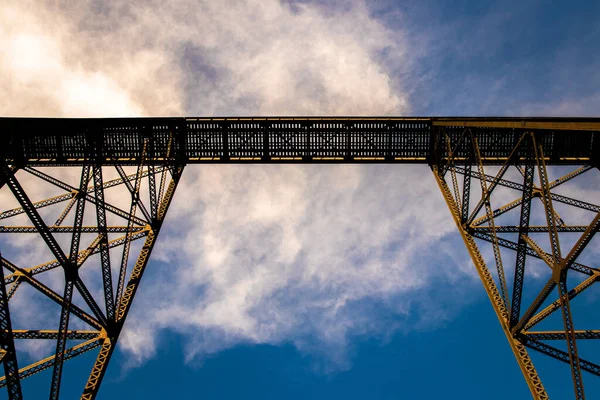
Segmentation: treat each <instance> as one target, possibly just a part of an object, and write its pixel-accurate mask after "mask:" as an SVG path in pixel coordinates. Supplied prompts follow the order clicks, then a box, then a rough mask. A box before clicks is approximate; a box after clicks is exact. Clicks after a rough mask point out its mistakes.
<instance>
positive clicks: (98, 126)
mask: <svg viewBox="0 0 600 400" xmlns="http://www.w3.org/2000/svg"><path fill="white" fill-rule="evenodd" d="M0 155H1V156H2V157H1V160H0V201H1V203H0V220H2V222H0V224H2V225H0V233H2V235H0V250H1V251H2V256H1V262H2V267H1V268H0V272H1V273H2V276H1V277H0V278H1V279H0V281H1V284H0V325H1V326H0V346H1V347H0V359H1V360H2V364H3V366H4V373H5V375H4V376H3V377H1V378H0V387H6V390H7V392H8V397H9V398H10V399H21V398H22V397H23V395H22V388H21V381H22V380H23V379H25V378H27V377H30V376H32V375H34V374H37V373H38V372H41V371H44V370H50V371H51V375H49V383H48V384H49V389H50V390H49V393H50V394H49V398H50V399H58V398H59V393H60V387H61V379H62V377H63V365H64V362H65V361H67V360H70V359H72V358H74V357H76V356H79V355H81V354H84V353H87V352H95V353H96V359H95V362H93V365H91V372H90V375H89V378H88V380H87V382H86V383H85V385H83V395H82V396H81V398H82V399H94V398H95V397H96V395H97V393H98V390H99V388H100V383H101V381H102V378H103V376H104V374H105V372H106V369H107V367H108V365H109V361H110V358H111V356H112V354H113V352H114V349H115V346H116V344H117V341H118V339H119V336H120V334H121V331H122V328H123V325H124V323H125V320H126V317H127V314H128V312H129V310H130V308H131V304H132V301H133V297H134V296H135V293H136V291H137V289H138V287H139V284H140V281H141V278H142V275H143V273H144V271H145V269H146V266H147V264H148V260H149V259H150V254H151V252H152V249H153V247H154V245H155V243H156V240H157V237H158V234H159V232H160V229H161V226H162V223H163V221H164V219H165V216H166V213H167V210H168V208H169V205H170V203H171V200H172V199H173V195H174V193H175V189H176V187H177V184H178V182H179V180H180V178H181V176H182V172H183V168H184V166H185V165H188V164H203V163H397V164H402V163H420V164H427V165H429V166H430V168H431V170H432V171H433V175H434V178H435V181H436V182H437V184H438V186H439V188H440V190H441V192H442V195H443V198H444V200H445V201H446V203H447V205H448V208H449V209H450V213H451V215H452V218H453V219H454V222H455V223H456V226H457V228H458V231H459V232H460V235H461V237H462V239H463V241H464V243H465V245H466V247H467V250H468V253H469V255H470V257H471V260H472V262H473V264H474V265H475V268H476V270H477V273H478V274H479V277H480V278H481V282H482V283H483V286H484V289H485V291H486V293H487V295H488V296H489V298H490V301H491V303H492V307H493V309H494V311H495V313H496V315H497V317H498V319H499V321H500V325H501V327H502V330H503V331H504V333H505V334H506V337H507V339H508V342H509V345H510V348H511V349H512V351H513V353H514V355H515V357H516V359H517V362H518V365H519V367H520V368H521V371H522V372H523V375H524V377H525V380H526V382H527V384H528V386H529V388H530V390H531V394H532V396H533V398H535V399H546V398H548V395H547V394H546V391H545V389H544V386H543V385H542V381H541V379H540V377H539V376H538V374H537V372H536V369H535V367H534V365H533V363H532V361H531V359H530V356H529V353H528V350H534V351H535V352H537V353H541V354H544V355H547V356H550V357H553V358H555V359H557V360H559V361H562V362H563V363H565V364H567V366H568V368H569V369H570V371H571V376H572V381H573V387H574V394H575V398H576V399H583V398H584V386H583V376H585V374H583V373H582V371H584V372H587V373H588V374H591V375H596V376H598V375H600V366H599V365H597V364H595V363H594V362H593V361H592V360H588V359H587V358H585V355H583V354H582V355H581V356H580V351H578V343H580V342H581V341H590V340H593V339H599V338H600V330H592V329H591V328H593V327H591V326H587V325H585V324H587V323H589V319H586V318H581V319H582V320H583V321H582V322H583V323H582V325H583V326H580V324H579V322H576V319H575V318H574V314H577V312H576V311H575V312H574V310H575V308H576V307H577V305H578V302H577V300H578V299H577V298H579V297H583V296H582V294H585V293H589V292H590V287H592V286H594V283H596V282H598V280H600V269H599V268H598V266H597V265H591V264H590V263H587V264H586V262H587V261H586V260H588V259H590V260H592V261H594V260H593V258H589V257H588V258H586V255H589V254H590V251H592V253H593V251H594V249H595V251H596V257H597V252H598V248H597V246H594V247H593V248H592V246H593V245H594V242H593V241H592V240H593V237H594V234H595V233H596V232H597V231H598V229H599V227H600V206H599V205H597V204H599V203H600V201H598V200H600V199H591V200H590V199H587V198H586V199H582V198H578V196H579V195H582V196H583V195H585V193H586V191H585V185H586V182H593V181H594V180H593V179H596V177H594V176H592V175H594V174H596V176H597V174H598V167H599V165H600V120H599V119H574V118H571V119H548V118H546V119H540V118H519V119H511V118H160V119H150V118H140V119H82V120H77V119H68V120H62V119H27V118H23V119H18V118H4V119H0ZM59 167H71V168H59ZM553 168H554V170H553ZM74 169H76V170H77V172H76V173H74V172H73V170H74ZM553 173H554V176H553V175H552V174H553ZM578 181H579V182H583V184H577V182H578ZM596 182H598V180H596ZM44 196H45V197H44ZM594 200H595V201H594ZM16 234H20V235H18V236H16ZM25 234H29V235H25ZM33 237H35V238H37V239H39V240H38V241H37V242H35V241H33V240H32V239H31V238H33ZM590 243H592V244H590ZM586 248H587V249H588V251H587V252H586V251H585V250H586ZM589 249H591V250H589ZM24 254H25V255H24ZM486 259H489V260H488V261H486ZM540 281H543V282H545V283H544V284H542V285H540V284H539V282H540ZM594 287H595V286H594ZM40 304H41V306H39V305H40ZM36 305H37V306H36ZM36 307H37V308H36ZM29 309H34V310H38V311H39V313H38V314H39V315H38V314H36V315H35V316H34V317H32V316H31V315H25V317H23V316H20V315H19V313H22V312H23V310H29ZM25 314H27V313H25ZM30 314H31V313H30ZM577 316H578V317H582V315H580V314H577ZM583 316H584V317H585V315H583ZM25 323H31V325H29V326H24V325H23V324H25ZM582 328H584V329H582ZM32 341H36V342H49V343H51V345H50V348H51V349H53V350H54V351H53V353H52V355H50V356H49V357H46V358H43V359H40V360H32V359H31V355H30V353H28V349H29V348H30V347H28V344H27V343H31V342H32ZM580 347H581V346H580ZM43 348H46V347H43Z"/></svg>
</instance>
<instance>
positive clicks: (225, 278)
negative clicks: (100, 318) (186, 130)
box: [124, 165, 473, 368]
mask: <svg viewBox="0 0 600 400" xmlns="http://www.w3.org/2000/svg"><path fill="white" fill-rule="evenodd" d="M430 173H431V172H430V171H429V170H428V168H426V167H423V166H421V167H410V166H401V167H399V166H371V167H357V166H256V165H255V166H246V167H242V166H238V167H236V166H204V167H201V168H189V169H188V170H187V171H186V173H185V175H184V177H185V179H184V182H183V185H182V187H180V188H179V189H178V193H177V195H176V198H175V200H174V203H173V205H172V209H171V210H170V214H169V217H168V222H167V225H166V226H165V229H166V231H165V232H163V233H161V238H160V243H161V245H160V246H159V248H158V249H157V252H156V253H155V254H154V260H158V262H156V263H155V264H153V265H151V268H152V269H153V270H151V272H149V273H150V274H151V275H152V276H153V278H152V279H151V280H147V281H145V285H146V286H145V288H146V289H145V291H143V293H140V294H139V297H138V298H137V302H136V304H137V306H136V307H135V312H134V313H133V314H132V315H131V317H130V318H131V325H132V326H135V334H136V335H137V334H139V331H140V329H144V330H145V331H146V332H154V333H157V332H159V331H160V329H159V328H168V329H171V330H175V331H178V332H179V333H182V334H184V337H186V338H187V339H188V341H187V347H186V356H187V358H188V359H194V358H198V357H199V358H203V357H204V356H206V355H208V354H211V353H214V352H217V351H219V350H221V349H224V348H226V347H229V346H231V345H233V344H236V343H240V342H241V343H244V342H249V343H272V344H277V343H281V342H292V343H294V344H295V345H296V346H297V347H299V348H301V349H306V350H309V349H310V351H319V352H324V353H326V355H327V358H328V359H329V361H330V362H332V365H331V366H330V367H334V368H344V367H347V362H348V359H347V358H346V356H347V345H348V343H349V342H348V341H349V339H351V338H353V337H357V336H362V335H375V336H379V337H382V336H386V335H388V334H390V333H392V332H394V331H397V330H398V329H406V330H410V329H419V328H420V327H422V326H423V325H424V324H425V325H427V324H429V326H432V325H433V326H435V325H436V324H438V325H439V324H440V323H443V322H444V321H445V320H447V318H449V317H450V316H451V315H452V312H453V307H454V306H455V304H456V303H452V304H448V305H444V304H442V303H438V304H436V303H435V300H433V299H432V298H435V297H436V296H437V295H436V294H434V293H432V292H431V285H432V282H433V281H434V280H438V281H440V282H442V284H443V285H448V284H452V283H450V282H451V281H452V280H455V282H460V281H463V282H464V281H465V279H466V280H467V281H470V282H472V281H471V279H472V278H473V276H469V275H465V274H464V273H463V272H460V271H457V270H456V269H455V268H454V267H455V264H454V263H455V262H456V261H457V259H461V261H462V263H463V264H464V265H465V266H466V264H467V263H468V262H467V259H466V251H463V252H462V253H461V254H452V255H450V253H451V252H453V251H455V249H449V248H447V247H445V246H442V245H440V239H441V238H444V237H445V236H446V235H447V234H448V233H450V232H454V230H455V227H454V225H453V224H452V222H451V218H450V215H449V213H448V211H447V207H446V206H445V204H444V202H443V200H442V198H441V196H440V195H439V193H438V192H437V189H436V187H435V183H434V181H433V179H432V178H431V176H430ZM433 252H435V254H432V253H433ZM457 256H459V257H457ZM454 257H457V258H454ZM457 290H460V289H457ZM438 300H439V298H438ZM434 314H435V319H437V320H436V322H433V323H432V321H431V320H430V318H431V319H433V315H434ZM390 315H393V316H394V318H393V319H392V321H390ZM398 318H399V319H398ZM409 320H410V321H411V322H408V321H409ZM400 321H405V322H400ZM124 335H125V337H127V336H128V335H129V333H128V332H124ZM124 347H125V348H126V349H127V350H130V351H132V352H133V353H134V354H136V355H137V356H138V357H140V358H143V357H144V356H149V354H148V351H147V347H146V346H138V343H137V342H136V341H135V340H129V339H128V340H126V341H125V342H124Z"/></svg>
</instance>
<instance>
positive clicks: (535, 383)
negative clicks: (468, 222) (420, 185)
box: [432, 166, 549, 400]
mask: <svg viewBox="0 0 600 400" xmlns="http://www.w3.org/2000/svg"><path fill="white" fill-rule="evenodd" d="M432 171H433V175H434V177H435V180H436V182H437V183H438V186H439V188H440V191H441V192H442V195H443V196H444V200H445V201H446V204H447V205H448V208H449V209H450V213H451V214H452V218H453V219H454V223H455V224H456V227H457V228H458V231H459V232H460V234H461V237H462V238H463V241H464V242H465V245H466V247H467V250H468V252H469V255H470V256H471V260H472V261H473V264H475V268H476V269H477V273H478V274H479V277H480V279H481V282H482V283H483V287H484V288H485V291H486V293H487V295H488V297H489V299H490V301H491V303H492V307H493V308H494V311H495V312H496V316H497V317H498V320H499V321H500V325H501V326H502V330H503V331H504V334H505V335H506V338H507V339H508V343H509V345H510V347H511V349H512V351H513V353H514V355H515V357H516V359H517V363H518V364H519V367H520V368H521V372H522V373H523V376H524V377H525V381H526V382H527V385H528V386H529V390H530V391H531V395H532V396H533V398H534V399H535V400H543V399H548V398H549V397H548V394H547V393H546V389H545V388H544V386H543V384H542V381H541V379H540V377H539V375H538V373H537V371H536V369H535V367H534V365H533V363H532V361H531V358H530V357H529V354H528V353H527V349H526V348H525V346H524V345H523V344H522V343H520V342H519V341H518V340H517V339H515V338H514V337H513V336H512V334H511V332H510V329H509V325H508V322H509V318H508V311H507V309H506V307H505V306H504V302H503V301H502V297H501V296H500V293H499V291H498V288H497V287H496V283H495V282H494V278H493V277H492V275H491V274H490V272H489V270H488V268H487V266H486V264H485V261H484V259H483V256H482V255H481V252H480V251H479V249H478V247H477V244H476V243H475V240H474V239H473V237H472V236H471V235H470V234H469V233H468V232H467V231H466V230H465V228H464V227H463V226H462V224H461V219H460V212H459V209H458V206H457V204H456V202H455V200H454V198H453V197H452V194H451V191H450V189H449V188H448V185H447V184H446V182H445V181H444V180H443V179H442V177H441V176H440V174H439V172H438V167H437V166H433V167H432Z"/></svg>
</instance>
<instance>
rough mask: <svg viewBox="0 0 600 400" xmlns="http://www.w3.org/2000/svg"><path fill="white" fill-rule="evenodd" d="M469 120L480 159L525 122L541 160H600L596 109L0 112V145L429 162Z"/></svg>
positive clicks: (209, 157) (51, 160) (462, 159)
mask: <svg viewBox="0 0 600 400" xmlns="http://www.w3.org/2000/svg"><path fill="white" fill-rule="evenodd" d="M466 130H470V131H471V132H473V133H474V134H475V137H477V138H478V141H479V147H480V149H481V155H482V159H483V161H484V163H486V164H501V163H503V162H504V161H505V160H506V159H507V157H508V155H509V154H510V151H511V150H512V149H513V148H514V145H515V143H516V140H518V137H519V133H521V132H523V131H524V130H526V131H530V130H532V131H536V132H539V133H540V136H541V137H542V142H543V146H544V155H545V156H546V157H547V164H577V165H581V164H592V165H598V161H599V160H600V118H469V117H425V118H420V117H406V118H396V117H364V118H362V117H347V118H340V117H268V118H267V117H264V118H260V117H248V118H241V117H240V118H184V117H180V118H107V119H49V118H0V153H1V154H2V156H3V158H4V159H5V160H7V161H9V162H13V163H19V164H27V165H81V164H86V163H94V162H99V163H102V164H105V165H106V164H122V165H129V164H131V165H136V164H138V163H139V162H140V160H141V157H142V152H143V148H144V146H143V143H144V139H145V138H153V140H151V141H149V143H150V144H149V148H147V149H146V157H145V159H146V161H145V162H147V163H151V164H164V163H165V155H166V154H170V155H169V157H168V161H167V162H179V163H184V164H201V163H421V164H430V163H432V162H434V160H435V154H437V155H438V156H439V157H440V158H441V159H442V160H444V159H446V158H448V152H447V146H446V144H445V143H446V140H447V139H448V138H449V139H450V140H451V143H453V146H454V144H455V143H458V142H459V139H460V138H461V137H462V135H463V133H464V132H465V131H466ZM171 138H172V139H171ZM436 143H437V146H436ZM169 149H170V150H169ZM436 149H438V151H437V152H436ZM467 149H468V146H455V151H454V153H455V154H454V157H455V162H456V163H459V164H460V163H467V162H471V161H470V159H469V158H468V153H467V151H468V150H467ZM517 160H518V158H517Z"/></svg>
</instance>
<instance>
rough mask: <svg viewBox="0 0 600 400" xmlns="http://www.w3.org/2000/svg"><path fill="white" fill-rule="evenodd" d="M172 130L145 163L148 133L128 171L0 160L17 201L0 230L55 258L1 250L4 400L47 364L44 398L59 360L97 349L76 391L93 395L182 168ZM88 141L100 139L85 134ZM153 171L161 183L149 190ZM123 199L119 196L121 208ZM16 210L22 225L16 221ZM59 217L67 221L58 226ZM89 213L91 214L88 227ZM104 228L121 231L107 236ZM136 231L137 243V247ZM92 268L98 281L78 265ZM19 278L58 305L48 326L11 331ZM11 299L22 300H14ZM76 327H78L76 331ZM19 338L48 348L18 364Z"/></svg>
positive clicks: (57, 385)
mask: <svg viewBox="0 0 600 400" xmlns="http://www.w3.org/2000/svg"><path fill="white" fill-rule="evenodd" d="M176 136H177V134H176V133H175V134H172V135H171V138H170V139H169V141H168V146H167V149H166V152H165V154H164V165H158V166H157V165H151V166H148V165H146V164H145V162H144V161H145V156H144V155H145V154H146V152H147V149H148V148H150V142H151V141H152V139H151V138H146V139H144V141H143V143H141V148H142V157H141V162H140V163H139V164H138V166H137V167H136V169H135V171H134V173H129V174H127V173H126V171H125V169H123V167H121V166H120V165H117V166H116V167H112V166H106V165H103V164H104V163H102V162H99V163H96V164H84V165H83V166H82V167H79V168H78V171H73V167H71V169H70V170H67V171H64V170H61V169H56V170H50V171H42V169H39V168H33V167H29V166H26V167H24V168H23V169H22V172H21V173H22V175H20V176H17V175H16V174H15V172H16V171H18V168H16V167H15V166H13V165H10V164H7V163H6V162H5V161H4V160H0V162H1V163H2V164H1V165H0V179H1V181H2V184H3V185H4V186H5V188H4V189H3V190H4V191H3V193H9V192H12V194H13V195H14V199H16V203H18V205H19V207H17V208H13V209H11V210H0V211H2V212H0V224H2V225H1V226H0V233H4V234H12V235H14V234H16V233H19V234H29V235H31V234H37V235H38V237H39V238H40V239H41V240H40V241H39V243H40V245H42V246H43V247H46V249H48V250H49V254H52V255H53V256H54V257H55V258H56V259H55V260H50V261H47V262H43V263H40V264H38V265H33V266H26V267H21V266H18V265H16V264H15V263H14V262H11V261H9V260H8V259H7V258H4V257H7V254H9V253H10V251H9V252H4V253H3V256H2V257H0V259H1V267H0V269H1V272H2V275H0V278H1V279H2V282H1V288H0V289H1V290H0V346H1V348H0V357H1V359H2V363H3V365H4V371H5V376H3V377H0V388H1V387H4V386H6V387H7V389H8V394H9V398H10V399H20V398H22V395H21V381H22V380H23V379H24V378H27V377H29V376H32V375H34V374H37V373H39V372H42V371H45V370H50V372H51V374H50V377H51V382H50V390H49V393H50V394H49V398H50V400H53V399H58V398H59V394H60V393H61V390H60V389H61V382H62V375H63V364H64V362H65V361H67V360H70V359H72V358H74V357H76V356H78V355H80V354H84V353H87V352H89V351H93V350H95V349H98V348H99V351H98V355H97V357H96V361H95V362H94V364H93V365H92V366H91V373H90V377H89V379H88V381H87V383H86V384H85V387H84V390H83V395H82V398H83V399H93V398H95V397H96V395H97V393H98V390H99V388H100V383H101V381H102V378H103V376H104V374H105V372H106V369H107V367H108V364H109V361H110V358H111V355H112V354H113V352H114V349H115V346H116V344H117V342H118V339H119V336H120V334H121V331H122V330H123V327H124V323H125V321H126V317H127V314H128V312H129V310H130V308H131V304H132V301H133V298H134V296H135V293H136V291H137V290H138V287H139V284H140V281H141V278H142V276H143V274H144V271H145V269H146V266H147V265H148V261H149V259H150V255H151V252H152V248H153V247H154V245H155V243H156V240H157V237H158V234H159V232H160V230H161V227H162V224H163V221H164V219H165V216H166V213H167V210H168V208H169V205H170V204H171V201H172V199H173V195H174V193H175V189H176V188H177V184H178V182H179V180H180V178H181V175H182V172H183V165H182V164H181V163H179V162H177V160H175V159H174V158H173V157H172V156H171V143H173V141H174V139H173V137H176ZM90 142H91V143H96V145H98V146H100V145H101V144H100V143H98V142H97V141H96V142H95V141H94V140H93V139H91V140H90ZM89 150H90V151H92V150H93V149H89ZM75 168H77V167H75ZM111 170H112V171H111ZM74 173H75V174H77V175H78V183H77V184H76V185H75V184H72V183H69V179H68V178H73V175H75V174H74ZM107 173H112V175H113V176H114V179H110V180H108V181H105V180H104V176H106V175H107ZM157 179H159V180H160V182H161V184H160V188H158V189H157V187H156V186H157V185H156V181H157ZM44 185H45V186H44ZM32 187H36V189H37V191H41V192H42V193H46V192H48V193H50V192H56V190H57V188H58V190H62V191H65V192H66V193H64V194H59V195H54V196H51V197H49V198H47V199H44V200H38V201H32V199H31V198H30V197H29V193H30V192H31V191H32V190H31V188H32ZM143 191H148V193H149V196H148V195H147V196H142V192H143ZM124 199H129V201H128V202H127V203H128V205H126V206H125V207H123V206H122V204H123V201H124ZM143 200H146V204H144V201H143ZM109 201H111V202H109ZM116 204H120V205H116ZM86 205H87V207H86ZM23 214H25V216H26V217H27V219H29V221H30V223H31V226H25V225H23V222H22V221H23V220H24V218H23V217H24V216H23ZM57 217H58V218H57ZM15 218H20V224H19V225H15V224H14V223H12V224H11V221H12V220H13V219H15ZM49 221H52V222H53V224H51V223H50V222H49ZM69 221H72V224H71V225H67V224H68V223H69ZM89 221H94V222H93V223H92V225H90V222H89ZM109 234H112V235H115V234H116V235H122V236H120V237H117V238H113V239H112V240H111V238H110V237H109ZM86 235H87V236H86ZM3 239H6V236H4V237H3ZM140 239H144V243H143V245H142V246H141V248H139V250H138V247H137V244H138V243H139V241H140ZM10 243H11V242H10V240H8V241H7V242H3V247H5V248H6V246H8V248H9V249H10V248H11V245H10ZM138 251H139V253H138ZM114 252H119V253H120V254H119V258H120V260H121V262H120V264H119V265H118V269H117V271H115V272H114V273H115V274H116V276H115V277H116V278H117V279H115V277H113V271H112V269H111V262H110V259H111V257H110V255H111V253H114ZM12 256H14V255H12ZM12 256H9V257H12ZM94 266H95V267H94ZM93 268H97V269H99V273H98V274H97V276H99V277H101V280H102V282H99V281H95V282H94V281H92V280H90V279H89V276H91V275H89V274H88V272H87V271H90V269H93ZM5 270H6V271H7V272H8V274H5V273H4V272H5ZM60 270H62V275H63V277H64V279H63V285H62V286H57V284H56V282H55V283H54V284H53V285H51V286H49V285H48V283H47V282H48V280H45V279H42V278H43V277H44V276H46V274H51V273H53V272H56V271H60ZM89 273H91V272H89ZM86 274H88V275H86ZM86 276H88V277H86ZM50 281H52V280H50ZM55 281H56V278H55ZM44 282H46V283H44ZM27 285H28V286H30V287H31V288H33V289H34V291H36V292H37V293H39V294H40V295H41V296H42V298H46V299H49V300H51V302H52V304H54V305H55V306H58V310H59V312H58V314H59V321H57V322H55V321H52V320H51V319H50V317H48V318H47V321H45V322H44V323H46V322H47V323H48V324H49V325H50V326H49V327H48V328H49V329H39V328H42V327H36V326H27V327H26V328H27V329H20V328H23V326H22V325H24V324H26V323H27V320H26V319H25V320H24V319H23V318H19V317H18V316H19V311H20V310H19V308H18V307H17V308H16V309H14V308H13V307H10V310H9V305H10V304H9V302H10V300H11V299H13V298H15V297H19V296H20V295H21V292H22V291H20V290H19V288H21V287H23V286H27ZM97 293H101V295H100V296H97ZM23 295H25V294H23ZM20 300H21V302H23V301H24V298H23V297H21V298H20ZM30 301H33V300H30ZM36 301H40V300H36ZM86 310H89V311H86ZM90 311H91V312H90ZM11 312H12V315H13V316H14V315H15V312H16V315H17V318H16V319H15V318H12V320H11ZM15 321H16V322H15ZM54 324H56V325H54ZM15 325H16V326H15ZM82 325H85V326H86V327H85V328H84V329H81V327H82ZM75 326H77V328H74V327H75ZM44 328H45V327H44ZM28 339H35V340H46V341H53V342H54V352H53V354H51V355H50V356H48V357H43V358H41V359H40V360H39V361H37V362H34V363H31V364H29V365H26V366H25V367H22V368H18V366H17V358H18V351H17V350H18V346H17V350H16V349H15V341H18V340H28Z"/></svg>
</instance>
